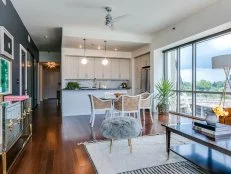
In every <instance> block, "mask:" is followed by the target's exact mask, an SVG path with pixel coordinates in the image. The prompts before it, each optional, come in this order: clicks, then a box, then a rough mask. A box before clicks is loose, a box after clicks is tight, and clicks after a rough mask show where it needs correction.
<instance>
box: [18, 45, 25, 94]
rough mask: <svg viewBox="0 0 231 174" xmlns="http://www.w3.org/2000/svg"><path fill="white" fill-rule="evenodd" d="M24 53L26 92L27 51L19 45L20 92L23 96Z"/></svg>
mask: <svg viewBox="0 0 231 174" xmlns="http://www.w3.org/2000/svg"><path fill="white" fill-rule="evenodd" d="M22 51H24V52H25V56H26V58H25V90H27V50H26V49H25V48H24V47H23V46H22V45H21V44H19V55H20V56H19V67H20V68H19V92H20V95H22Z"/></svg>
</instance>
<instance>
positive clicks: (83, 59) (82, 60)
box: [81, 39, 88, 65]
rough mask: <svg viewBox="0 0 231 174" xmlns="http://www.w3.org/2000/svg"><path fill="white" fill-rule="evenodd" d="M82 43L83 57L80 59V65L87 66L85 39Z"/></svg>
mask: <svg viewBox="0 0 231 174" xmlns="http://www.w3.org/2000/svg"><path fill="white" fill-rule="evenodd" d="M83 41H84V57H83V58H82V59H81V63H82V64H83V65H86V64H87V62H88V61H87V58H86V39H83Z"/></svg>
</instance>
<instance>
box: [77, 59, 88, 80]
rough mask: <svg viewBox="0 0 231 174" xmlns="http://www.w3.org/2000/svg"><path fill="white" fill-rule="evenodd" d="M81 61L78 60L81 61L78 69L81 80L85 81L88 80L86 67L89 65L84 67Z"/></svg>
mask: <svg viewBox="0 0 231 174" xmlns="http://www.w3.org/2000/svg"><path fill="white" fill-rule="evenodd" d="M81 59H82V58H78V60H79V68H78V73H79V77H78V78H79V79H85V78H86V66H87V64H86V65H83V64H82V63H81Z"/></svg>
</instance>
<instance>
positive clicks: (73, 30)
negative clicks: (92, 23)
mask: <svg viewBox="0 0 231 174" xmlns="http://www.w3.org/2000/svg"><path fill="white" fill-rule="evenodd" d="M62 35H63V37H64V36H70V37H81V38H86V37H87V38H94V39H102V40H113V41H126V42H134V43H151V41H152V40H151V38H150V37H149V36H147V35H137V34H131V33H126V32H118V31H112V30H105V28H103V29H100V28H89V27H88V28H83V27H67V26H65V27H63V29H62Z"/></svg>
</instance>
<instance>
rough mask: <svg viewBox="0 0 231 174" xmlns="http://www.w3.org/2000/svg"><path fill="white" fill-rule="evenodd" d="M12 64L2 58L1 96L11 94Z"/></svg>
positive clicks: (0, 75) (0, 65)
mask: <svg viewBox="0 0 231 174" xmlns="http://www.w3.org/2000/svg"><path fill="white" fill-rule="evenodd" d="M10 68H11V67H10V62H9V61H8V60H6V59H4V58H2V57H0V80H1V83H0V94H8V93H10Z"/></svg>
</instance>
